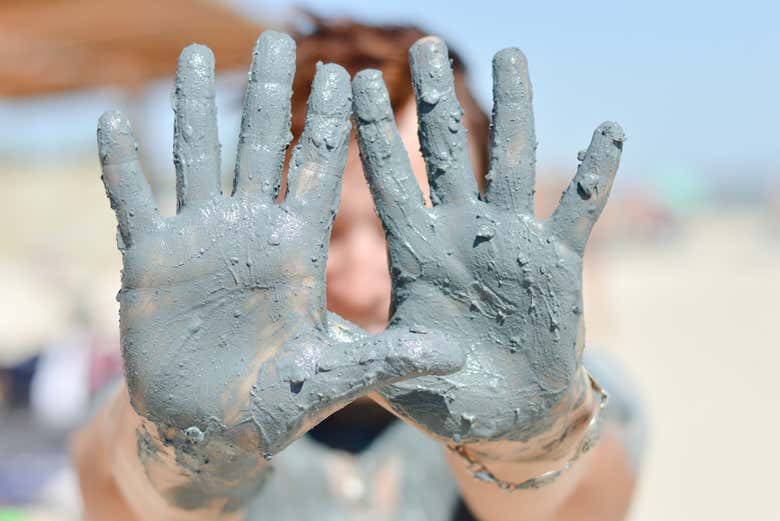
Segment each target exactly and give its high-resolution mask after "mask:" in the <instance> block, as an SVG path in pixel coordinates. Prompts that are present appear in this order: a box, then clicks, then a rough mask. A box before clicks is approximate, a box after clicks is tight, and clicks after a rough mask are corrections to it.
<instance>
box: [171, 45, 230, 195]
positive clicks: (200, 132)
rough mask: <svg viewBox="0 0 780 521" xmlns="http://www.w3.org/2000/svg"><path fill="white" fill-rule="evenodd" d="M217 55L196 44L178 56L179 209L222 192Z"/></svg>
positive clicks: (176, 155)
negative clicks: (215, 70)
mask: <svg viewBox="0 0 780 521" xmlns="http://www.w3.org/2000/svg"><path fill="white" fill-rule="evenodd" d="M214 95H215V90H214V54H213V53H212V52H211V50H210V49H209V48H208V47H205V46H203V45H198V44H193V45H190V46H188V47H186V48H185V49H184V50H183V51H182V53H181V55H180V56H179V64H178V69H177V70H176V88H175V92H174V109H173V110H174V112H175V120H174V128H173V161H174V163H175V165H176V196H177V200H178V207H179V209H181V208H184V207H186V206H190V205H197V204H199V203H203V202H204V201H206V200H208V199H210V198H212V197H214V196H216V195H217V194H219V193H220V186H219V185H220V165H219V140H218V138H217V106H216V104H215V102H214Z"/></svg>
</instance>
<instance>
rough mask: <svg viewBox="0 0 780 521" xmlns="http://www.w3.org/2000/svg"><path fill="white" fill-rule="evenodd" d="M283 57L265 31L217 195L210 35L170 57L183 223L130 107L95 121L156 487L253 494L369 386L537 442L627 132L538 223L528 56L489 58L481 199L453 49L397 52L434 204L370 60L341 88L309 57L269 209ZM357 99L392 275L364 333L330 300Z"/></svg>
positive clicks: (280, 142) (136, 395) (444, 428)
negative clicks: (301, 111)
mask: <svg viewBox="0 0 780 521" xmlns="http://www.w3.org/2000/svg"><path fill="white" fill-rule="evenodd" d="M294 54H295V44H294V42H293V41H292V39H291V38H290V37H288V36H286V35H284V34H281V33H275V32H272V31H267V32H265V33H264V34H263V35H262V36H261V37H260V39H259V40H258V43H257V46H256V47H255V50H254V56H253V63H252V68H251V72H250V75H249V86H248V89H247V94H246V100H245V110H244V115H243V119H242V124H241V133H240V138H239V147H238V154H237V162H236V169H235V177H234V193H233V194H231V195H230V196H227V195H223V194H222V193H221V192H220V188H219V187H220V172H219V164H220V161H219V153H220V146H219V142H218V138H217V124H216V107H215V104H214V72H213V70H214V57H213V55H212V53H211V51H209V50H208V48H206V47H203V46H199V45H193V46H190V47H188V48H187V49H185V50H184V52H183V53H182V55H181V58H180V60H179V65H178V71H177V78H176V90H175V113H176V119H175V137H174V159H175V165H176V180H177V183H176V185H177V200H178V211H177V215H175V216H173V217H163V216H161V215H160V214H159V213H158V212H157V209H156V207H155V204H154V200H153V197H152V193H151V190H150V189H149V186H148V184H147V183H146V180H145V178H144V175H143V173H142V171H141V168H140V166H139V163H138V157H137V152H136V148H137V147H136V142H135V139H134V137H133V135H132V130H131V128H130V124H129V122H128V121H127V119H126V118H125V117H124V116H123V115H122V114H120V113H118V112H110V113H106V114H104V115H103V117H101V120H100V124H99V127H98V145H99V152H100V159H101V163H102V166H103V180H104V182H105V185H106V190H107V193H108V196H109V198H110V201H111V205H112V207H113V208H114V210H115V211H116V214H117V220H118V223H119V227H118V244H119V248H120V250H121V251H122V254H123V262H124V269H123V272H122V289H121V291H120V292H119V295H118V300H119V302H120V330H121V342H122V351H123V356H124V360H125V373H126V380H127V386H128V390H129V393H130V398H131V403H132V405H133V407H134V409H135V410H136V411H137V412H138V413H139V414H140V415H141V416H142V417H144V418H145V419H146V420H147V423H146V424H145V425H144V427H143V428H142V429H141V430H139V432H138V448H139V454H140V456H141V460H142V461H143V462H145V464H147V470H148V465H151V464H153V463H154V462H160V461H162V459H163V458H164V456H163V454H164V453H165V454H167V453H170V450H171V449H173V453H174V454H175V458H176V463H177V464H178V465H179V467H180V468H181V470H182V471H183V473H184V474H185V475H188V476H189V477H190V480H189V481H188V483H187V484H186V485H182V486H180V487H178V488H176V489H173V490H167V491H164V493H165V494H166V496H167V497H168V498H169V499H170V500H171V501H172V502H173V503H174V504H176V505H178V506H181V507H185V508H189V509H196V508H199V507H201V506H203V505H205V504H208V502H209V501H211V499H212V498H217V497H219V498H223V499H224V498H226V497H227V503H226V506H225V508H226V509H231V508H238V507H240V506H242V505H245V504H246V502H247V500H248V498H250V497H252V495H253V494H255V493H256V492H257V490H259V488H260V487H261V486H262V484H263V483H264V481H265V480H266V479H267V478H268V473H267V472H265V471H264V470H261V469H263V468H265V467H264V466H263V465H261V464H258V458H260V456H261V455H265V456H266V458H267V459H270V458H271V457H272V456H273V455H275V454H276V453H278V452H279V451H281V450H282V449H283V448H285V447H286V446H287V445H289V444H290V443H292V442H293V441H294V440H295V439H296V438H298V437H300V436H301V435H302V434H303V433H304V432H305V431H306V430H308V429H310V428H311V427H312V426H313V425H314V424H316V423H317V422H318V421H320V420H321V419H322V418H324V417H325V416H327V415H328V414H330V413H332V412H333V411H335V410H337V409H338V408H340V407H342V406H344V405H345V404H347V403H348V402H349V401H350V400H352V399H354V398H356V397H357V396H360V395H362V394H365V393H366V392H368V391H369V390H372V389H380V392H381V394H382V395H383V396H384V398H385V399H386V400H387V401H388V402H389V404H390V405H391V407H392V408H393V409H394V410H395V411H396V412H397V413H398V414H399V415H400V416H402V417H404V418H405V419H407V420H409V421H410V422H411V423H413V424H416V425H418V426H421V427H422V428H423V429H424V430H426V431H427V432H428V433H430V434H432V435H434V436H435V437H437V438H439V439H442V440H447V441H450V440H455V441H468V440H485V439H500V438H504V439H516V440H525V439H528V438H529V437H531V436H533V435H534V434H537V433H539V432H541V431H542V430H544V429H545V428H547V427H548V423H549V421H550V420H551V418H552V417H553V416H554V415H551V414H549V413H550V410H551V409H552V408H553V407H554V406H555V405H556V404H557V403H558V402H559V401H560V400H561V398H562V396H564V395H565V394H566V393H567V390H569V388H570V386H571V384H572V382H573V380H574V375H575V374H576V373H577V371H578V370H579V368H580V367H581V363H582V350H583V346H584V325H583V316H582V313H583V311H582V295H581V270H582V255H583V251H584V248H585V244H586V241H587V238H588V235H589V233H590V230H591V228H592V226H593V224H594V223H595V221H596V219H597V218H598V216H599V214H600V212H601V210H602V208H603V207H604V205H605V203H606V200H607V196H608V194H609V190H610V187H611V185H612V180H613V178H614V175H615V172H616V170H617V167H618V163H619V159H620V153H621V149H622V143H623V141H624V136H623V132H622V130H621V129H620V127H619V126H618V125H616V124H614V123H604V124H602V125H601V126H599V128H598V129H597V130H596V132H595V133H594V135H593V139H592V141H591V144H590V147H589V148H588V150H587V152H586V153H585V154H584V155H583V156H582V159H581V163H580V165H579V168H578V170H577V174H576V176H575V177H574V180H573V181H572V183H571V185H570V187H569V188H568V189H567V190H566V192H565V193H564V194H563V197H562V198H561V202H560V205H559V207H558V209H557V210H556V212H555V213H554V215H553V216H552V217H551V218H550V219H549V220H547V221H541V220H538V219H536V218H535V217H534V211H533V193H534V163H535V157H534V156H535V148H536V143H535V137H534V131H533V114H532V109H531V86H530V82H529V80H528V74H527V66H526V61H525V57H524V56H523V55H522V53H521V52H520V51H519V50H517V49H507V50H504V51H501V52H500V53H498V54H497V55H496V58H495V60H494V82H495V87H494V98H495V107H494V112H493V131H492V147H491V162H490V172H489V173H488V184H487V190H486V193H485V195H484V197H483V198H480V196H479V195H478V191H477V185H476V183H475V179H474V174H473V172H472V171H471V169H470V166H469V165H470V163H469V160H468V147H467V134H466V131H465V129H464V127H463V124H462V121H461V119H462V110H461V107H460V105H459V103H458V101H457V99H456V98H455V95H454V88H453V78H452V71H451V69H450V64H449V59H448V54H447V48H446V47H445V45H444V44H443V43H442V42H441V41H440V40H438V39H436V38H424V39H422V40H420V41H419V42H418V43H417V44H415V45H414V46H413V48H412V49H411V51H410V55H411V62H412V73H413V78H414V88H415V92H416V96H417V103H418V113H419V117H420V142H421V145H422V152H423V156H424V158H425V161H426V163H427V167H428V174H429V183H430V186H431V200H432V201H433V203H434V206H433V208H426V207H425V206H424V205H423V198H422V194H421V192H420V190H419V187H418V186H417V184H416V181H415V179H414V177H413V175H412V172H411V169H410V166H409V160H408V158H407V156H406V152H405V150H404V149H403V146H402V144H401V141H400V138H399V137H398V133H397V131H396V129H395V125H394V121H393V113H392V109H391V107H390V103H389V98H388V95H387V91H386V89H385V86H384V83H383V81H382V78H381V74H380V73H379V72H377V71H370V70H369V71H363V72H361V73H360V74H358V75H357V77H356V78H355V82H354V85H353V86H352V89H350V81H349V76H348V75H347V73H346V72H345V71H344V69H342V68H341V67H339V66H338V65H333V64H328V65H322V64H320V65H319V66H318V70H317V75H316V78H315V80H314V85H313V88H312V94H311V97H310V100H309V107H308V112H307V117H306V125H305V129H304V132H303V136H302V137H301V139H300V142H299V145H298V146H297V147H296V149H295V150H294V152H293V156H292V160H291V165H290V172H289V183H288V192H287V194H286V197H285V198H284V200H283V201H282V202H281V203H278V202H276V198H277V194H278V190H279V186H280V181H281V174H282V167H283V163H284V157H285V151H286V149H287V147H288V145H289V143H290V140H291V135H290V130H289V127H290V95H291V88H292V78H293V75H294V72H295V71H294V67H295V59H294ZM353 92H354V112H355V120H356V122H357V127H358V140H359V144H360V148H361V155H362V158H363V162H364V168H365V171H366V176H367V179H368V182H369V184H370V187H371V190H372V193H373V196H374V199H375V202H376V206H377V211H378V213H379V216H380V218H381V220H382V222H383V225H384V227H385V231H386V235H387V240H388V250H389V257H390V266H391V276H392V281H393V295H392V308H391V321H390V326H389V327H388V330H387V331H386V332H385V333H383V334H381V335H377V336H369V335H366V334H365V333H363V332H361V331H359V330H358V329H357V328H356V327H355V326H353V325H351V324H349V323H347V322H346V321H344V320H342V319H340V318H338V317H335V316H333V315H331V314H329V313H327V312H326V308H325V265H326V261H327V247H328V240H329V235H330V230H331V225H332V222H333V217H334V215H335V212H336V209H337V207H338V197H339V193H340V183H341V173H342V170H343V168H344V163H345V160H346V152H347V145H348V140H349V133H350V128H351V125H350V115H351V112H352V109H353V99H352V93H353ZM260 459H262V458H260ZM163 464H170V462H167V463H166V462H163ZM236 484H238V485H236Z"/></svg>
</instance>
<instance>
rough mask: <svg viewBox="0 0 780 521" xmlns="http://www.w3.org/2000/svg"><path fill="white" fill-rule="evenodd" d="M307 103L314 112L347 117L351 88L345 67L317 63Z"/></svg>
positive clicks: (349, 110) (350, 102)
mask: <svg viewBox="0 0 780 521" xmlns="http://www.w3.org/2000/svg"><path fill="white" fill-rule="evenodd" d="M309 104H310V105H309V110H311V111H312V112H313V113H315V114H320V115H324V116H329V117H342V118H349V115H350V113H351V111H352V90H351V87H350V78H349V73H348V72H347V71H346V69H344V67H342V66H341V65H337V64H335V63H322V62H320V63H317V72H316V73H315V75H314V81H313V82H312V90H311V98H310V100H309Z"/></svg>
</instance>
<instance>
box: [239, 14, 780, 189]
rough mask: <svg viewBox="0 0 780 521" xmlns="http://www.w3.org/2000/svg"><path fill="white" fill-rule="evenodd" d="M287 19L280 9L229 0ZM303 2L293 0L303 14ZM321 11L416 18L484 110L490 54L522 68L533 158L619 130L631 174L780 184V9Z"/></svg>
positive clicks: (564, 156) (552, 156)
mask: <svg viewBox="0 0 780 521" xmlns="http://www.w3.org/2000/svg"><path fill="white" fill-rule="evenodd" d="M234 3H235V4H237V5H240V6H242V8H246V9H247V10H248V12H251V11H252V10H254V9H258V10H262V11H264V12H266V13H271V14H274V13H275V14H276V15H277V16H283V13H284V11H285V7H286V6H287V5H288V4H289V2H284V1H280V0H254V1H253V0H234ZM300 4H301V3H299V5H300ZM302 5H306V6H309V7H312V8H314V9H315V10H316V11H318V12H320V13H322V14H341V15H353V16H357V17H359V18H361V19H364V20H367V21H385V20H387V21H398V22H404V21H411V22H413V23H415V24H418V25H421V26H423V27H424V28H427V29H429V30H430V32H432V33H434V34H438V35H440V36H443V37H445V38H446V39H447V40H448V41H449V42H450V43H451V45H452V46H453V47H455V48H457V49H458V51H459V52H460V53H461V54H462V55H463V56H464V58H465V59H466V61H467V63H468V64H469V66H470V68H471V71H472V83H473V87H474V88H475V89H476V90H477V91H478V93H479V97H480V99H481V100H483V102H484V103H485V104H486V106H489V104H490V94H491V69H490V67H491V65H490V61H491V58H492V55H493V54H494V53H495V52H496V51H498V50H499V49H501V48H504V47H509V46H516V47H520V48H521V49H523V51H525V53H526V55H527V56H528V59H529V63H530V67H531V80H532V83H533V85H534V99H535V109H536V121H537V129H538V130H537V137H538V140H539V142H540V149H539V154H540V157H539V160H540V162H541V163H542V164H543V165H544V164H545V163H546V164H548V165H549V166H558V167H562V166H565V165H573V164H575V158H576V154H577V151H578V150H580V149H581V148H584V147H585V146H586V145H587V142H588V140H589V138H590V134H591V132H592V130H593V128H595V127H596V125H598V124H599V123H600V122H601V121H603V120H605V119H611V120H615V121H618V122H619V123H621V125H623V127H624V128H625V130H626V132H627V134H628V136H629V141H628V143H627V144H626V148H625V155H624V162H623V165H624V170H625V171H627V172H631V174H633V175H641V174H642V173H643V172H648V171H658V170H670V169H674V170H679V169H693V170H696V171H700V172H703V173H709V174H712V175H727V176H744V175H753V176H756V175H762V174H763V175H766V174H771V173H777V174H778V175H780V131H778V126H780V101H779V100H778V98H780V88H778V85H780V7H778V6H779V5H780V4H778V3H776V2H769V1H764V2H761V1H754V0H743V1H741V2H733V1H732V2H718V1H711V2H699V1H696V2H685V1H669V0H654V1H652V2H610V1H590V2H554V1H535V2H528V1H526V2H523V1H511V2H507V1H501V0H479V1H477V2H468V3H467V2H458V1H455V0H424V1H423V0H395V1H393V2H375V1H363V2H357V1H351V2H350V1H345V0H308V1H303V2H302Z"/></svg>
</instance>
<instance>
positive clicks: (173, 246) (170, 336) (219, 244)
mask: <svg viewBox="0 0 780 521" xmlns="http://www.w3.org/2000/svg"><path fill="white" fill-rule="evenodd" d="M306 228H307V223H306V222H305V220H304V219H303V218H301V217H299V216H298V215H296V214H295V213H293V212H291V211H287V210H284V209H282V208H281V207H280V206H278V205H275V204H265V205H264V204H259V203H258V202H257V200H256V199H255V198H252V197H230V198H228V197H221V196H219V197H215V198H214V199H212V200H210V201H208V202H207V203H204V204H203V205H201V206H200V208H198V209H197V210H193V211H183V212H182V213H180V214H179V215H178V216H177V217H175V218H173V219H171V220H169V221H167V222H165V223H164V224H162V225H161V226H160V227H159V228H158V229H157V230H155V231H154V232H153V233H149V234H144V235H143V236H142V237H140V238H139V240H137V241H136V242H135V243H134V244H133V247H132V248H130V249H129V250H127V252H126V253H125V257H124V274H123V289H122V291H121V293H120V304H121V323H122V331H123V338H124V341H123V347H124V357H125V362H126V370H127V376H128V384H129V387H130V389H132V390H135V391H136V393H135V395H134V396H133V398H134V404H137V405H138V406H139V408H141V409H142V410H144V411H145V412H146V413H147V414H148V415H150V416H152V417H157V418H159V419H160V420H162V421H164V422H165V423H168V424H178V425H185V424H195V423H197V421H196V418H209V417H213V418H220V419H221V420H226V421H229V420H230V419H229V418H228V416H229V415H230V414H231V411H232V414H235V410H236V408H240V407H244V406H245V405H241V403H242V401H243V400H245V399H246V396H247V395H245V394H243V391H245V389H244V388H242V385H243V386H246V385H250V382H251V384H255V383H256V382H255V379H256V378H257V376H258V371H259V369H260V365H261V364H262V363H264V362H265V361H267V360H268V359H271V358H273V357H275V356H279V355H281V354H282V353H283V352H284V351H285V350H286V349H293V350H294V349H295V347H296V345H300V344H301V343H306V342H309V343H313V342H314V339H313V338H312V337H314V336H316V335H317V334H318V333H317V330H318V326H320V325H321V324H323V323H324V316H322V314H321V313H322V311H321V310H323V309H324V306H323V299H324V296H323V292H322V289H321V285H318V284H317V283H316V281H318V280H321V279H322V277H323V276H324V273H323V270H324V268H323V267H322V265H324V263H325V255H324V253H325V250H324V248H323V246H322V245H323V243H322V241H320V242H319V243H317V242H316V241H311V240H304V239H306V238H308V237H304V235H305V233H304V230H306ZM318 313H319V314H318ZM320 330H321V328H320ZM285 332H295V335H294V338H291V335H290V334H286V333H285ZM271 339H272V340H271ZM137 346H148V347H146V348H142V349H138V348H137ZM154 346H166V348H165V349H157V348H155V347H154ZM204 347H205V348H204ZM165 397H171V399H170V401H169V400H166V399H165ZM150 405H151V406H152V407H153V408H155V409H156V410H151V409H148V406H150ZM236 419H237V418H236ZM236 419H234V420H233V421H235V420H236Z"/></svg>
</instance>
